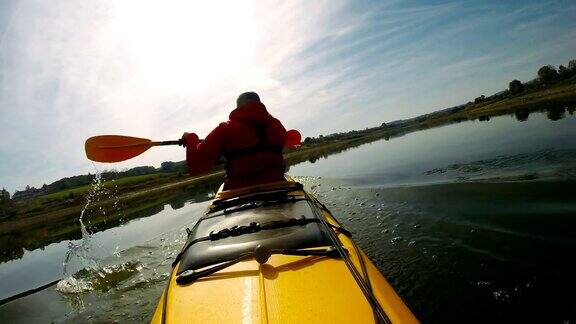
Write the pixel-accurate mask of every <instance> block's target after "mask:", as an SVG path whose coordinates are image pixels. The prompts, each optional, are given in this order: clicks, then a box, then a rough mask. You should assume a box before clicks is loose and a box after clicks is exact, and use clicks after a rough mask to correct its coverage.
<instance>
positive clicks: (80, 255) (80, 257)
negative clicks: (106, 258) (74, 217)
mask: <svg viewBox="0 0 576 324" xmlns="http://www.w3.org/2000/svg"><path fill="white" fill-rule="evenodd" d="M101 190H102V173H101V172H97V173H96V174H95V176H94V181H93V184H92V189H91V190H90V193H89V194H88V196H87V198H86V204H85V205H84V208H82V211H81V212H80V217H79V222H80V231H81V233H82V239H81V240H80V242H78V243H77V242H72V241H71V242H69V243H68V251H67V252H66V257H65V259H64V263H63V273H62V275H63V276H64V277H65V278H66V277H69V276H70V275H72V274H73V273H74V272H75V271H74V268H73V263H72V262H71V261H72V260H77V261H79V262H80V267H81V268H90V269H98V260H97V259H96V257H94V255H93V253H91V252H92V242H91V237H92V236H91V234H90V232H88V229H87V228H86V224H85V223H84V216H85V213H86V210H87V209H88V206H90V204H91V203H92V201H93V200H94V199H95V197H96V196H97V195H98V193H99V192H100V191H101ZM77 270H78V269H77Z"/></svg>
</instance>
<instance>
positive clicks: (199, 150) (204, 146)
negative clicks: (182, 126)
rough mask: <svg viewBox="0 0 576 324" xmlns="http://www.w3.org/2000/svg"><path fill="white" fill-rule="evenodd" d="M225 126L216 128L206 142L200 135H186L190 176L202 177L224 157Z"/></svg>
mask: <svg viewBox="0 0 576 324" xmlns="http://www.w3.org/2000/svg"><path fill="white" fill-rule="evenodd" d="M224 125H225V124H220V125H219V126H218V127H216V128H214V130H213V131H212V132H210V134H208V136H206V139H204V141H202V142H200V140H199V139H198V135H196V134H194V133H185V134H184V138H185V141H186V165H187V168H188V173H190V175H200V174H202V173H205V172H206V171H208V170H210V168H212V166H214V164H216V162H217V161H218V159H219V158H220V155H222V151H223V149H224Z"/></svg>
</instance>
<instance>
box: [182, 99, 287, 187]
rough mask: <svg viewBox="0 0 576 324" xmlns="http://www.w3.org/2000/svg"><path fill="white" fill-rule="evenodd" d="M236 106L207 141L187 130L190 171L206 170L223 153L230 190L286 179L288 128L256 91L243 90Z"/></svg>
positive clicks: (187, 159)
mask: <svg viewBox="0 0 576 324" xmlns="http://www.w3.org/2000/svg"><path fill="white" fill-rule="evenodd" d="M236 107H237V108H236V109H234V110H233V111H232V112H231V113H230V116H229V120H228V121H227V122H225V123H221V124H220V125H218V127H216V128H215V129H214V130H212V132H210V134H209V135H208V136H206V139H204V141H202V142H201V141H200V140H199V138H198V135H196V134H194V133H184V135H183V136H182V143H183V145H184V146H185V147H186V163H187V167H188V172H189V173H190V175H200V174H202V173H205V172H207V171H208V170H210V168H211V167H212V166H214V164H216V162H217V161H218V160H219V159H220V157H221V156H223V157H225V158H226V180H225V182H224V188H225V189H227V190H228V189H235V188H240V187H245V186H252V185H257V184H262V183H268V182H275V181H283V180H284V171H285V164H284V157H283V156H282V149H283V147H284V143H285V141H286V129H285V128H284V126H283V125H282V123H281V122H280V121H279V120H278V119H276V118H274V117H272V115H270V114H269V113H268V111H267V110H266V106H264V104H263V103H262V102H261V101H260V97H259V96H258V94H256V93H255V92H245V93H243V94H241V95H240V96H239V97H238V99H237V100H236Z"/></svg>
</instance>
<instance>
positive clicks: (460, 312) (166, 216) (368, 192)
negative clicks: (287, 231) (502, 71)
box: [0, 114, 576, 323]
mask: <svg viewBox="0 0 576 324" xmlns="http://www.w3.org/2000/svg"><path fill="white" fill-rule="evenodd" d="M548 117H550V116H549V115H548V116H547V115H545V114H531V115H530V117H529V118H528V119H527V120H525V121H523V122H520V121H518V120H517V119H516V118H512V117H510V116H503V117H498V118H492V120H490V121H489V122H464V123H459V124H453V125H449V126H445V127H441V128H435V129H430V130H426V131H420V132H415V133H411V134H406V135H404V136H401V137H396V138H392V139H390V140H388V141H386V140H381V141H377V142H374V143H370V144H365V145H362V146H360V147H357V148H353V149H350V150H347V151H345V152H342V153H339V154H335V155H330V156H328V157H327V158H321V159H318V160H316V159H314V160H313V161H314V163H312V162H305V163H302V164H299V165H296V166H293V167H292V168H291V169H290V174H292V175H295V176H298V180H299V181H301V182H303V183H304V184H305V185H306V187H307V188H308V189H309V190H311V191H313V192H315V193H316V195H318V196H319V198H320V199H321V200H322V201H323V202H325V203H326V204H327V205H328V207H329V208H330V209H331V210H332V211H333V212H334V214H335V215H336V216H337V217H338V218H339V219H340V220H341V221H342V222H343V223H344V225H345V226H346V227H347V228H348V229H349V230H351V231H352V232H353V233H354V239H355V240H356V242H358V243H359V244H360V245H361V246H362V247H363V248H364V249H365V251H366V252H367V254H368V255H369V256H370V257H371V258H372V260H373V261H374V262H375V264H376V265H377V266H378V268H379V269H380V270H381V271H382V272H383V274H384V275H385V276H386V277H387V278H388V279H389V280H390V282H391V283H392V285H393V286H394V287H395V288H396V289H397V291H398V292H399V294H400V295H401V296H402V297H403V298H404V299H405V300H406V302H407V304H408V305H409V307H410V308H411V309H412V310H413V311H414V312H415V314H416V315H417V316H418V317H419V318H420V319H421V320H423V321H424V322H440V321H447V322H464V321H466V322H470V321H483V320H500V321H501V320H504V319H509V320H511V319H516V320H517V319H519V318H528V319H532V320H534V319H535V318H541V317H543V316H546V318H547V319H548V320H552V321H556V320H557V321H558V322H560V321H562V320H568V319H574V318H576V314H575V310H576V302H575V299H574V298H573V297H572V296H573V291H574V288H576V284H575V281H574V280H573V279H572V274H573V273H575V272H576V271H575V270H576V269H575V267H574V265H572V263H573V262H572V259H573V257H574V255H576V253H575V252H576V217H575V216H576V200H575V199H574V197H573V195H574V194H573V192H574V190H573V188H574V186H575V184H576V178H575V175H576V140H575V138H576V118H574V117H573V116H572V115H570V114H566V117H565V118H563V119H559V118H557V116H553V117H554V118H552V119H554V120H550V119H549V118H548ZM520 119H525V118H524V116H522V118H520ZM214 189H215V187H213V186H212V187H210V186H209V187H207V188H206V189H202V190H194V191H191V192H179V193H177V194H175V195H172V196H170V197H167V198H166V199H156V200H154V201H151V202H147V203H146V204H143V205H145V206H140V207H142V208H130V209H129V208H122V209H121V212H123V213H124V215H123V216H122V218H123V219H124V221H121V222H110V223H109V224H107V225H101V226H90V225H88V230H87V234H89V236H90V238H89V242H90V245H91V246H92V247H96V248H91V249H90V255H89V257H91V258H94V260H97V263H98V265H97V266H96V267H87V270H83V271H80V272H76V271H77V270H78V268H82V264H81V263H77V266H76V268H75V269H74V270H71V269H69V270H68V271H67V272H68V273H67V274H65V275H64V276H63V275H62V272H63V267H62V264H63V262H64V260H65V258H66V254H67V252H68V251H70V249H69V247H70V246H72V247H74V246H76V247H77V246H82V242H83V241H82V240H83V237H84V238H86V236H83V235H82V231H81V229H80V227H79V226H78V224H77V222H78V220H77V219H76V221H75V223H74V226H76V227H73V229H74V230H72V231H70V232H66V233H68V234H66V235H60V234H58V235H57V233H56V232H58V231H57V230H55V229H51V230H50V231H51V235H35V237H37V238H38V239H36V240H34V241H31V239H30V238H29V235H28V236H27V235H25V233H22V235H16V234H14V235H15V236H13V239H12V240H11V242H13V243H14V245H18V246H19V248H14V250H10V251H7V252H4V251H3V253H2V256H3V263H0V298H6V297H8V296H11V295H14V294H17V293H20V292H22V291H25V290H28V289H32V288H35V287H38V286H41V285H43V284H46V283H49V282H52V281H55V280H59V279H62V278H63V277H64V280H63V281H60V282H59V284H58V285H53V286H50V287H49V288H47V289H44V290H42V291H40V292H36V293H34V294H31V295H29V296H26V297H23V298H20V299H18V300H15V301H12V302H10V303H7V304H5V305H2V306H0V319H1V321H2V322H4V320H5V319H6V320H8V319H9V320H10V322H22V323H30V322H38V323H41V322H48V323H49V322H85V321H89V322H114V321H117V322H141V321H148V320H149V319H150V318H151V315H152V312H153V310H154V307H155V304H156V302H157V299H158V298H159V296H160V294H161V292H162V290H163V288H164V286H165V281H166V278H167V273H168V271H169V269H170V263H171V261H172V259H173V258H174V256H175V254H176V253H177V252H178V251H179V249H180V248H181V246H182V244H183V243H184V240H185V227H187V226H188V227H189V226H192V225H193V223H194V222H195V220H197V219H198V217H199V216H200V215H201V213H202V212H203V210H204V208H205V207H206V206H207V204H208V200H209V198H210V197H212V193H213V191H214ZM96 216H97V215H88V216H85V219H84V221H85V222H88V223H90V220H91V219H93V217H96ZM59 226H60V227H62V225H61V224H60V225H59ZM70 226H72V225H70ZM88 232H89V233H88ZM2 242H5V241H2ZM4 246H5V245H4V244H3V245H2V248H3V249H4ZM12 248H13V247H12ZM70 273H75V274H74V275H73V276H69V274H70Z"/></svg>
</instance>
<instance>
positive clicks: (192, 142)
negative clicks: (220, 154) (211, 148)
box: [178, 133, 201, 148]
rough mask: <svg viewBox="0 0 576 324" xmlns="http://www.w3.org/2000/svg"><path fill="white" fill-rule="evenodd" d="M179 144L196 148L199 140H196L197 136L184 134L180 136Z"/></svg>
mask: <svg viewBox="0 0 576 324" xmlns="http://www.w3.org/2000/svg"><path fill="white" fill-rule="evenodd" d="M179 142H180V143H179V144H178V145H181V146H184V147H188V146H190V147H194V148H195V147H196V146H197V145H198V143H200V142H201V141H200V139H198V135H196V134H194V133H184V134H182V138H181V139H180V140H179Z"/></svg>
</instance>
